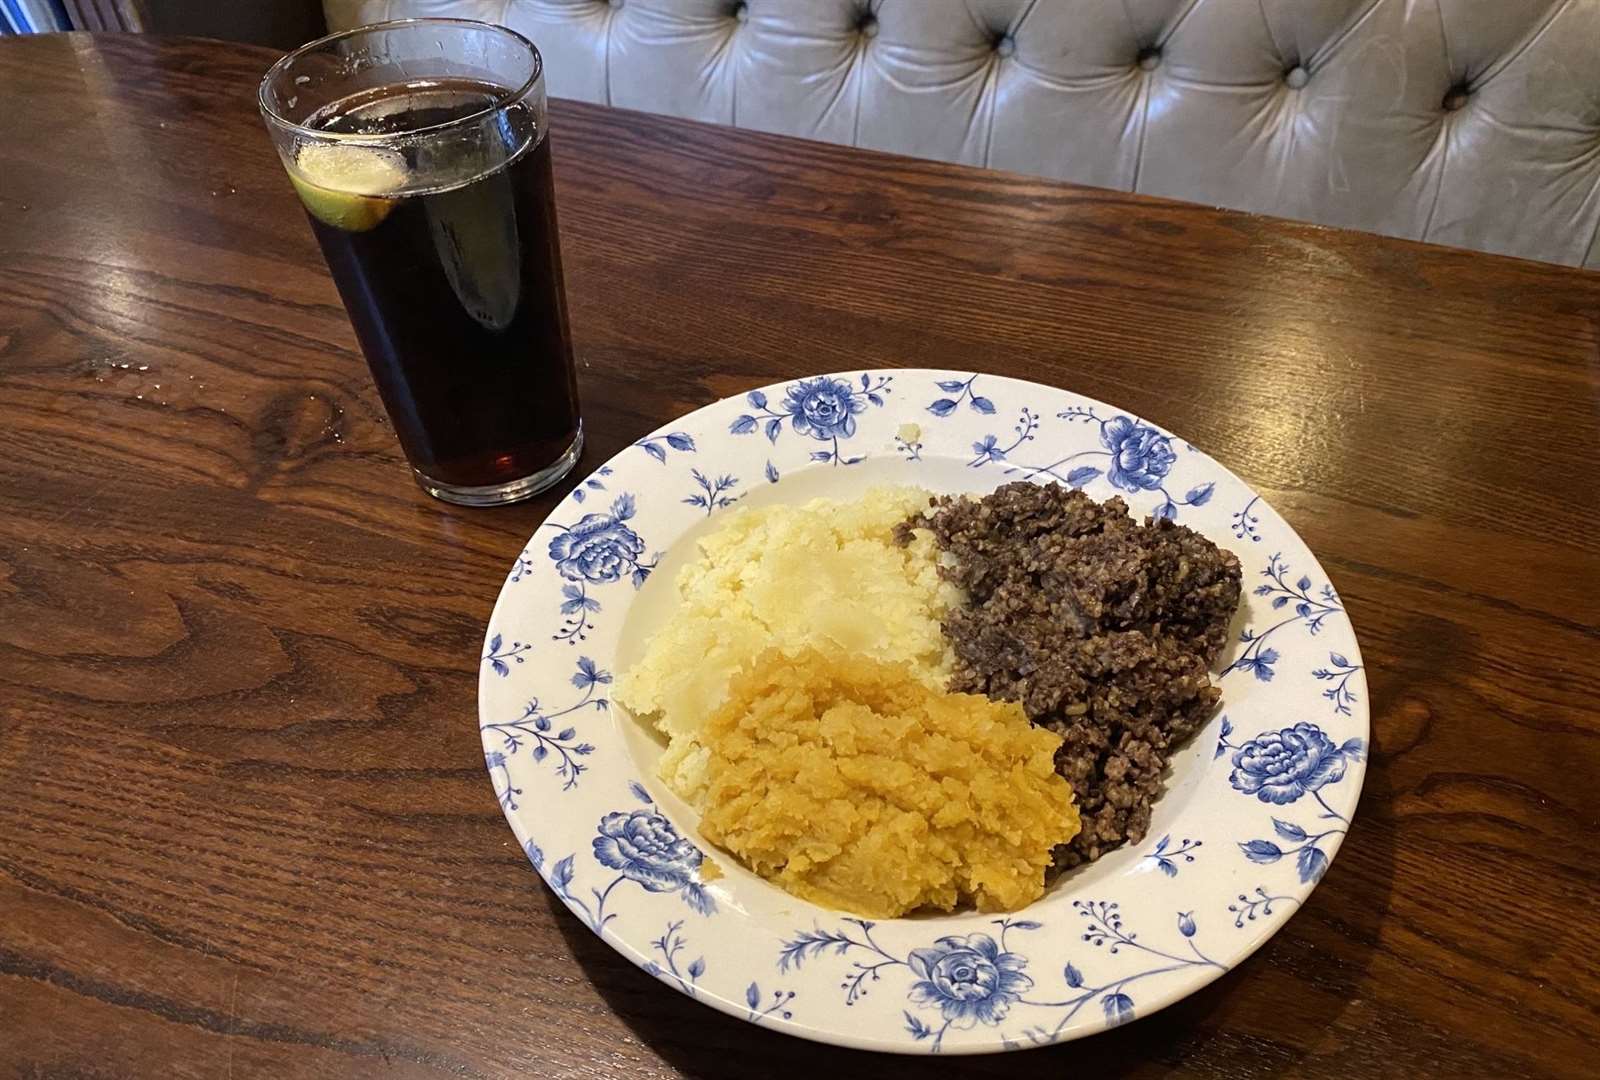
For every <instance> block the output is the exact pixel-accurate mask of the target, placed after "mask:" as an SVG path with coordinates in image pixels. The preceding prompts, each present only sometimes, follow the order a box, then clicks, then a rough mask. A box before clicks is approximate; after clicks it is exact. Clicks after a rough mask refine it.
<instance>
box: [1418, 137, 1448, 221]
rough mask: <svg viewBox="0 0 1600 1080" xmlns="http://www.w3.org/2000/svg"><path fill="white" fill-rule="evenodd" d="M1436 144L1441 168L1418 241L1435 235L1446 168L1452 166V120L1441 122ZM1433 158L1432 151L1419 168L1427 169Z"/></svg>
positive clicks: (1437, 174) (1438, 171)
mask: <svg viewBox="0 0 1600 1080" xmlns="http://www.w3.org/2000/svg"><path fill="white" fill-rule="evenodd" d="M1434 143H1435V145H1437V146H1438V149H1439V167H1438V169H1437V170H1436V179H1435V180H1434V184H1433V199H1432V201H1431V202H1429V204H1428V216H1427V217H1426V218H1424V219H1423V222H1422V232H1421V233H1420V234H1418V236H1417V239H1418V240H1427V239H1428V237H1429V236H1430V235H1431V234H1432V233H1433V219H1434V215H1436V214H1437V213H1438V212H1439V199H1440V198H1441V197H1442V196H1443V195H1444V172H1445V167H1446V166H1447V165H1449V164H1450V120H1449V118H1448V117H1446V118H1445V119H1443V120H1441V121H1440V122H1439V131H1438V134H1436V135H1435V136H1434ZM1432 156H1433V152H1432V150H1431V149H1430V150H1429V152H1428V155H1427V157H1424V158H1423V159H1422V164H1421V165H1419V166H1418V168H1419V169H1420V168H1425V167H1426V166H1427V164H1428V158H1431V157H1432Z"/></svg>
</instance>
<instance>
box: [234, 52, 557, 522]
mask: <svg viewBox="0 0 1600 1080" xmlns="http://www.w3.org/2000/svg"><path fill="white" fill-rule="evenodd" d="M396 25H400V24H396ZM485 29H487V28H485ZM517 40H518V41H520V40H521V39H520V38H519V39H517ZM522 44H523V45H526V42H523V43H522ZM527 48H528V50H529V51H532V49H531V46H528V47H527ZM534 56H535V58H536V57H537V54H536V53H534ZM356 66H357V67H359V65H356ZM274 70H275V71H276V69H274ZM310 70H315V69H310ZM535 72H536V74H535V76H534V77H533V79H532V80H530V84H532V83H535V82H536V83H537V85H536V86H535V89H536V91H537V93H530V92H529V86H528V85H523V86H522V87H521V89H520V90H518V88H517V87H516V86H514V85H513V86H506V85H501V84H500V83H498V82H490V81H485V80H483V79H477V78H471V77H466V76H459V77H458V76H453V75H448V74H446V75H440V76H430V77H426V78H417V79H406V80H402V81H396V82H389V83H386V84H383V85H376V86H368V87H364V88H362V89H359V90H357V91H355V92H353V93H350V94H346V95H342V96H331V95H330V97H329V100H326V101H324V102H323V103H322V104H320V105H319V106H317V107H316V108H315V109H314V110H313V111H310V112H307V113H306V114H305V115H303V116H301V117H298V118H296V120H295V122H294V124H293V125H292V126H291V129H290V131H289V135H288V137H287V138H286V139H284V140H280V144H279V145H280V154H282V156H283V157H284V159H285V162H284V163H285V166H286V167H287V169H288V171H289V175H290V179H291V180H292V181H293V183H294V187H295V189H296V191H297V192H298V193H299V195H300V198H301V201H302V202H303V203H304V204H305V208H306V211H307V215H308V216H309V218H310V220H311V227H312V229H313V231H314V232H315V233H316V237H317V241H318V242H319V243H320V244H321V246H322V252H323V255H324V256H325V257H326V259H327V263H328V268H329V270H330V271H331V272H332V275H333V279H334V282H335V283H336V284H337V286H338V289H339V293H340V296H341V297H342V298H343V299H344V304H345V307H346V309H347V310H348V311H349V315H350V321H351V323H352V324H353V325H354V328H355V332H356V337H357V339H358V340H359V341H360V343H361V348H362V351H363V352H364V353H365V354H366V358H367V362H368V364H369V366H370V367H371V369H372V375H373V378H374V380H376V382H377V385H378V389H379V391H380V393H381V394H382V397H383V402H384V405H385V407H386V408H387V410H388V414H389V417H390V419H391V421H392V422H393V424H394V428H395V431H396V433H397V434H398V435H399V438H400V442H401V445H402V447H403V448H404V450H405V452H406V456H407V458H408V459H409V460H410V462H411V465H412V468H413V470H414V471H415V473H416V475H417V479H418V480H419V482H420V483H421V484H422V486H423V487H424V488H425V489H427V490H428V491H429V492H431V493H432V494H434V495H437V496H439V497H441V498H444V499H448V500H451V501H455V502H463V503H476V504H491V503H499V502H509V501H513V500H515V499H518V498H523V497H526V496H527V495H529V494H532V493H533V492H535V491H538V490H542V489H543V488H545V487H548V486H549V485H551V484H553V483H555V482H556V481H557V480H559V479H560V478H561V477H562V476H564V475H565V474H566V473H567V471H568V470H570V469H571V467H572V465H573V463H574V462H575V461H576V459H577V456H578V453H579V451H580V449H581V445H582V427H581V423H580V419H579V412H578V395H577V383H576V377H575V373H574V365H573V356H572V342H571V337H570V334H569V332H568V327H567V310H566V297H565V291H564V288H563V283H562V276H561V248H560V242H559V238H558V234H557V228H556V208H555V195H554V186H553V183H552V177H551V168H550V140H549V137H548V135H547V132H546V130H545V112H544V95H543V85H542V81H539V79H538V75H537V67H535ZM268 78H269V80H270V79H271V78H272V74H271V73H269V76H268ZM309 78H310V77H302V80H303V81H302V82H301V83H300V84H298V85H299V86H302V87H303V86H304V85H305V81H309ZM519 95H520V96H519ZM298 97H299V95H295V96H290V97H288V98H285V99H283V101H281V102H276V103H275V104H277V105H279V106H280V108H281V107H283V106H284V104H285V103H287V105H294V104H295V103H296V100H297V98H298ZM263 102H264V104H263V112H266V113H268V120H269V127H273V122H272V121H273V116H272V114H271V111H269V109H268V105H267V104H266V91H265V90H264V91H263ZM274 134H275V136H276V135H277V132H276V130H275V132H274Z"/></svg>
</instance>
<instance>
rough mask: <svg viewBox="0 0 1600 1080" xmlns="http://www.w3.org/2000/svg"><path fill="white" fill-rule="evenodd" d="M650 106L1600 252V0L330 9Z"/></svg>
mask: <svg viewBox="0 0 1600 1080" xmlns="http://www.w3.org/2000/svg"><path fill="white" fill-rule="evenodd" d="M326 8H327V14H328V21H329V24H330V25H331V26H333V27H334V28H336V29H338V28H343V27H347V26H353V25H356V24H358V23H362V22H374V21H378V20H381V19H386V18H404V17H408V16H419V15H454V16H462V17H470V18H481V19H488V20H491V21H496V22H503V23H505V24H507V25H509V26H511V27H513V28H515V29H517V30H520V31H522V32H523V33H524V34H526V35H528V36H529V37H530V38H532V39H533V40H534V41H535V42H536V43H537V44H538V45H539V47H540V49H541V51H542V52H543V53H544V54H545V59H546V64H547V69H548V72H549V85H550V92H551V93H552V94H554V95H558V96H564V97H574V98H582V99H585V100H588V101H599V102H605V103H608V104H612V105H618V106H623V107H627V108H633V109H645V110H650V111H654V112H663V113H670V114H673V115H677V116H687V117H692V118H695V119H699V120H710V121H715V122H718V123H725V124H736V125H738V126H740V127H749V128H758V129H761V130H764V131H778V132H784V133H787V134H791V135H801V136H807V137H810V138H816V139H826V140H831V141H834V142H841V143H849V144H853V145H857V146H864V147H872V148H875V149H880V150H890V151H897V152H899V153H905V154H914V155H919V156H923V157H934V158H943V159H946V160H950V161H961V162H966V163H969V164H974V165H987V166H992V167H994V168H1000V169H1009V170H1014V171H1018V172H1025V173H1033V174H1038V175H1043V176H1050V177H1057V178H1061V179H1065V180H1072V181H1076V182H1079V183H1084V184H1094V185H1099V186H1102V187H1111V188H1120V189H1122V190H1131V191H1141V192H1148V193H1150V194H1155V195H1166V196H1170V197H1173V198H1179V199H1188V200H1191V201H1197V202H1205V203H1212V204H1216V205H1221V206H1229V207H1235V208H1238V209H1242V210H1254V211H1259V212H1262V213H1269V214H1277V215H1281V216H1285V217H1292V218H1300V219H1302V220H1306V221H1314V222H1320V223H1323V224H1328V225H1341V226H1346V227H1350V228H1356V229H1367V230H1371V231H1374V232H1380V233H1388V234H1390V235H1394V236H1404V237H1410V238H1412V239H1420V240H1429V241H1433V242H1436V243H1441V244H1452V245H1456V246H1460V247H1470V248H1480V249H1482V250H1485V251H1495V252H1502V253H1506V254H1511V255H1520V256H1524V257H1526V258H1533V259H1542V260H1546V261H1549V262H1560V263H1567V264H1576V265H1588V266H1600V0H745V2H738V0H610V2H609V3H608V2H606V0H326Z"/></svg>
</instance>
